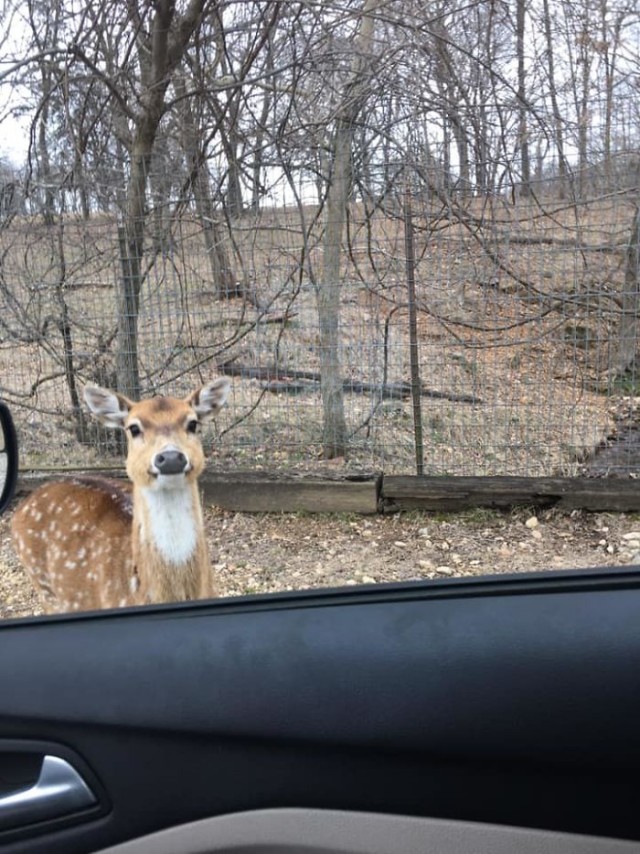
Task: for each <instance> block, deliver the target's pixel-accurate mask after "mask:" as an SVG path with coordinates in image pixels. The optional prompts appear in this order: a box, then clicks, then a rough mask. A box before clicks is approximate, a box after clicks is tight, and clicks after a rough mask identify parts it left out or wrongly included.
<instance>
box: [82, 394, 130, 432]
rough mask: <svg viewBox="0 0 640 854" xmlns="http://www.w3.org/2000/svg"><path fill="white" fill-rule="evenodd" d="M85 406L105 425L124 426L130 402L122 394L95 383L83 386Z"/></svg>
mask: <svg viewBox="0 0 640 854" xmlns="http://www.w3.org/2000/svg"><path fill="white" fill-rule="evenodd" d="M84 399H85V401H86V403H87V406H88V407H89V409H90V410H91V412H92V413H93V415H95V417H96V418H97V419H98V421H100V422H101V423H102V424H104V425H105V427H113V428H118V427H124V422H125V420H126V418H127V415H128V414H129V410H130V409H131V406H132V403H131V401H130V400H128V399H127V398H126V397H125V396H124V395H122V394H117V393H116V392H115V391H109V390H108V389H106V388H100V386H97V385H87V386H85V387H84Z"/></svg>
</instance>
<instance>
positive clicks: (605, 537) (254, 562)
mask: <svg viewBox="0 0 640 854" xmlns="http://www.w3.org/2000/svg"><path fill="white" fill-rule="evenodd" d="M9 519H10V515H9V514H7V515H5V516H4V517H3V518H2V519H0V617H4V618H7V617H24V616H29V615H32V614H38V613H41V610H40V608H39V605H38V600H37V597H36V596H35V594H34V592H33V590H32V589H31V586H30V584H29V581H28V580H27V578H26V576H25V574H24V573H23V571H22V569H21V568H20V566H19V564H18V562H17V560H16V558H15V555H14V553H13V550H12V548H11V541H10V533H9ZM206 524H207V531H208V537H209V547H210V554H211V559H212V563H213V568H214V572H215V573H216V575H217V577H218V586H219V589H220V593H221V595H223V596H241V595H243V594H247V593H270V592H276V591H282V590H297V589H307V588H313V587H336V586H341V585H353V584H370V583H382V582H389V581H408V580H416V579H431V578H444V577H452V576H479V575H485V574H495V573H510V572H531V571H540V570H549V569H573V568H581V567H599V566H619V565H622V564H629V563H636V562H639V563H640V516H639V515H637V514H624V515H622V514H609V513H596V514H589V513H584V512H579V511H574V512H573V513H571V514H561V513H558V512H556V511H545V512H538V513H537V514H536V515H534V514H533V513H532V512H530V511H527V510H524V509H518V510H516V511H513V512H511V513H501V512H494V511H487V510H475V511H470V512H467V513H462V514H456V515H448V514H447V515H444V514H442V515H440V514H433V513H419V512H410V513H399V514H397V515H393V516H375V517H363V516H347V515H310V514H287V515H284V514H268V515H263V514H256V515H251V514H245V513H230V512H226V511H222V510H218V509H215V508H212V509H210V510H208V511H207V513H206Z"/></svg>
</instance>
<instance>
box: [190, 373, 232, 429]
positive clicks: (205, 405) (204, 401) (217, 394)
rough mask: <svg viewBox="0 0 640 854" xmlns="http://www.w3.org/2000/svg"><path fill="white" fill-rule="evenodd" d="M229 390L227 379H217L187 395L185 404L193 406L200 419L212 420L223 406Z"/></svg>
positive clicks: (229, 385)
mask: <svg viewBox="0 0 640 854" xmlns="http://www.w3.org/2000/svg"><path fill="white" fill-rule="evenodd" d="M230 389H231V383H230V382H229V380H228V379H227V377H218V379H217V380H213V382H210V383H207V384H206V385H203V386H202V388H199V389H198V390H197V391H194V392H193V394H191V395H189V397H188V398H187V403H189V405H190V406H193V408H194V409H195V411H196V412H197V414H198V416H199V417H200V418H202V419H207V418H212V417H213V416H214V415H215V414H216V413H217V412H218V411H219V410H220V409H221V408H222V407H223V406H224V404H225V401H226V399H227V397H228V396H229V390H230Z"/></svg>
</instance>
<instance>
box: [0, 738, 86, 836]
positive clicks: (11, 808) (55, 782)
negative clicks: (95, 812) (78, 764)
mask: <svg viewBox="0 0 640 854" xmlns="http://www.w3.org/2000/svg"><path fill="white" fill-rule="evenodd" d="M96 803H97V800H96V797H95V795H94V794H93V792H92V791H91V789H90V788H89V787H88V786H87V784H86V783H85V781H84V780H83V779H82V777H81V776H80V774H78V772H77V771H76V769H75V768H74V767H73V766H72V765H70V764H69V763H68V762H67V761H66V759H61V758H60V757H59V756H48V755H47V756H45V757H44V759H43V760H42V768H41V769H40V776H39V777H38V779H37V781H36V782H35V783H34V785H33V786H31V788H29V789H22V790H21V791H19V792H13V793H12V794H10V795H3V796H1V797H0V830H8V829H10V828H15V827H22V826H25V825H28V824H35V823H36V822H38V821H47V820H48V819H52V818H60V817H62V816H66V815H68V814H69V813H74V812H80V811H81V810H84V809H87V808H88V807H91V806H93V805H94V804H96Z"/></svg>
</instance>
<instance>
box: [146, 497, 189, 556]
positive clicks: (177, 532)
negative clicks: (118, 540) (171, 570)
mask: <svg viewBox="0 0 640 854" xmlns="http://www.w3.org/2000/svg"><path fill="white" fill-rule="evenodd" d="M141 495H142V498H143V499H144V501H145V503H146V505H147V513H148V517H147V518H148V520H149V526H150V530H149V531H147V530H141V532H140V534H141V536H142V537H144V538H147V539H148V541H149V542H150V543H153V545H154V546H155V547H156V549H157V550H158V551H159V552H160V554H161V555H162V557H163V558H164V559H165V560H166V561H167V563H173V564H177V565H178V564H182V563H185V562H186V561H188V560H189V558H191V557H192V555H193V553H194V552H195V550H196V545H197V541H198V528H197V525H196V519H195V508H194V506H193V497H192V494H191V490H190V489H189V488H184V489H153V488H151V489H142V490H141Z"/></svg>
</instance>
